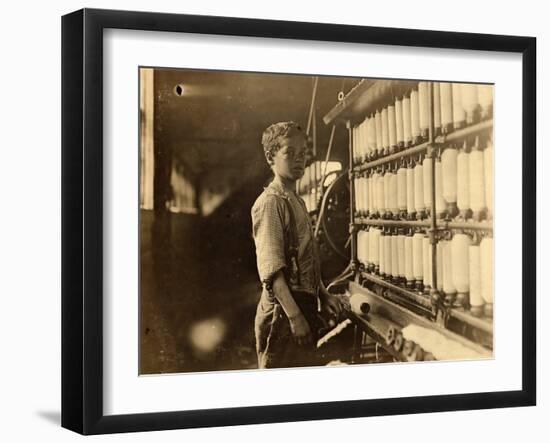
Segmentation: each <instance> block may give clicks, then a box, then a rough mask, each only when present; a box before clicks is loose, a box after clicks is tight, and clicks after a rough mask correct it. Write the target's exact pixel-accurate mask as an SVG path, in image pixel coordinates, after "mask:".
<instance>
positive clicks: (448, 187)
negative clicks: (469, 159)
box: [441, 146, 458, 217]
mask: <svg viewBox="0 0 550 443" xmlns="http://www.w3.org/2000/svg"><path fill="white" fill-rule="evenodd" d="M457 156H458V152H457V150H456V148H454V147H453V146H449V147H448V148H446V149H445V150H444V151H443V154H441V178H442V179H443V189H442V191H443V192H442V193H443V198H444V199H445V203H446V204H447V213H449V215H450V216H451V217H454V216H455V215H456V214H457V212H458V208H457V206H456V192H457V189H456V188H457V180H456V172H457V165H456V160H457Z"/></svg>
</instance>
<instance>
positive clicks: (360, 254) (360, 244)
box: [357, 231, 365, 265]
mask: <svg viewBox="0 0 550 443" xmlns="http://www.w3.org/2000/svg"><path fill="white" fill-rule="evenodd" d="M364 237H365V231H358V232H357V260H358V261H359V263H361V264H362V265H364V264H365V261H364V256H365V252H364V250H363V249H364V246H365V243H364Z"/></svg>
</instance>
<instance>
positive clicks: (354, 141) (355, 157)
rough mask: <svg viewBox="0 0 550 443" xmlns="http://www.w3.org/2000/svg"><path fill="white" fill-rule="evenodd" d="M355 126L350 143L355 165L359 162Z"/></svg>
mask: <svg viewBox="0 0 550 443" xmlns="http://www.w3.org/2000/svg"><path fill="white" fill-rule="evenodd" d="M357 144H358V143H357V126H355V127H354V128H353V129H352V143H351V147H352V150H353V164H354V165H356V164H358V163H359V153H358V147H357ZM304 175H305V171H304Z"/></svg>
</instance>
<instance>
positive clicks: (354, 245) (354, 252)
mask: <svg viewBox="0 0 550 443" xmlns="http://www.w3.org/2000/svg"><path fill="white" fill-rule="evenodd" d="M346 128H347V130H348V140H349V144H348V148H349V149H348V153H349V175H348V177H349V181H350V186H349V217H350V225H349V226H350V230H351V231H352V232H350V234H351V248H350V249H351V265H352V270H353V271H354V272H355V269H356V266H357V234H356V232H355V230H352V229H351V228H352V227H353V214H354V213H355V189H354V186H353V178H354V177H353V172H352V168H353V142H354V140H353V128H352V126H351V121H350V120H348V121H347V122H346Z"/></svg>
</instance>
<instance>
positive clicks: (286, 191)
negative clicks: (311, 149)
mask: <svg viewBox="0 0 550 443" xmlns="http://www.w3.org/2000/svg"><path fill="white" fill-rule="evenodd" d="M262 145H263V148H264V153H265V157H266V160H267V162H268V164H269V165H270V167H271V170H272V171H273V174H274V179H273V181H272V182H271V183H270V184H269V185H268V186H267V187H266V188H264V191H263V192H262V193H261V194H260V196H259V197H258V198H257V199H256V201H255V203H254V205H253V206H252V210H251V215H252V234H253V237H254V242H255V244H256V259H257V266H258V274H259V277H260V280H261V282H262V285H263V290H262V295H261V297H260V301H259V303H258V307H257V310H256V318H255V325H254V326H255V327H254V330H255V336H256V351H257V353H258V366H259V367H260V368H274V367H295V366H315V365H318V364H321V363H320V360H319V358H318V356H317V355H316V344H317V339H318V338H319V337H318V334H317V333H318V330H319V327H320V326H321V325H320V324H319V320H318V316H317V314H318V306H319V304H320V305H321V308H322V309H324V310H326V311H327V312H329V313H330V314H332V315H339V313H340V310H341V307H340V304H339V302H338V299H337V298H336V297H333V296H331V295H330V294H329V293H328V292H327V291H326V289H325V287H324V285H323V284H322V281H321V273H320V262H319V256H318V253H317V247H316V244H315V240H314V238H313V229H312V226H311V222H310V220H309V216H308V213H307V209H306V206H305V203H304V201H303V200H302V199H301V198H300V197H299V196H298V195H296V193H295V188H296V180H298V179H299V178H301V177H302V175H303V174H304V168H305V162H306V137H305V135H304V133H303V132H302V130H301V128H300V126H298V125H297V124H296V123H294V122H280V123H275V124H273V125H271V126H269V127H268V128H267V129H266V130H265V131H264V133H263V136H262ZM319 302H320V303H319Z"/></svg>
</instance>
